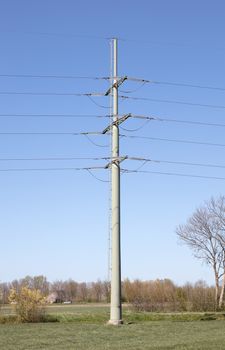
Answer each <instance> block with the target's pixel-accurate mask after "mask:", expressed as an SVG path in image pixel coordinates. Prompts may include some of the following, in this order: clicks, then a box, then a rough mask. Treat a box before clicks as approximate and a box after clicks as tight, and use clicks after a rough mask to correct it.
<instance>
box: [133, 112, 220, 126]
mask: <svg viewBox="0 0 225 350" xmlns="http://www.w3.org/2000/svg"><path fill="white" fill-rule="evenodd" d="M131 118H135V119H146V120H149V121H150V120H152V121H159V122H168V123H182V124H192V125H201V126H215V127H225V124H222V123H206V122H202V121H198V120H195V121H192V120H180V119H168V118H162V117H153V116H152V117H150V116H144V115H132V114H131Z"/></svg>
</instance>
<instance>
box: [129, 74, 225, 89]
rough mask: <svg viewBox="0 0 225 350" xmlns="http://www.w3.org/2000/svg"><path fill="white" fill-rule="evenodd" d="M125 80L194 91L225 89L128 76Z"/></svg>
mask: <svg viewBox="0 0 225 350" xmlns="http://www.w3.org/2000/svg"><path fill="white" fill-rule="evenodd" d="M127 80H130V81H137V82H138V81H140V82H142V83H143V84H158V85H171V86H182V87H189V88H196V89H207V90H218V91H225V88H223V87H217V86H209V85H201V84H189V83H179V82H170V81H159V80H147V79H137V78H132V77H129V76H128V77H127Z"/></svg>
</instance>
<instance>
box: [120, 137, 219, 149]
mask: <svg viewBox="0 0 225 350" xmlns="http://www.w3.org/2000/svg"><path fill="white" fill-rule="evenodd" d="M120 136H121V137H124V138H132V139H143V140H152V141H165V142H178V143H187V144H196V145H203V146H218V147H225V144H223V143H212V142H200V141H192V140H180V139H167V138H160V137H150V136H138V135H124V134H120Z"/></svg>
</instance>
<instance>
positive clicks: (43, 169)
mask: <svg viewBox="0 0 225 350" xmlns="http://www.w3.org/2000/svg"><path fill="white" fill-rule="evenodd" d="M98 169H105V167H102V166H99V167H85V168H73V167H71V168H69V167H67V168H66V167H64V168H7V169H0V172H7V171H61V170H74V171H81V170H86V171H89V170H98Z"/></svg>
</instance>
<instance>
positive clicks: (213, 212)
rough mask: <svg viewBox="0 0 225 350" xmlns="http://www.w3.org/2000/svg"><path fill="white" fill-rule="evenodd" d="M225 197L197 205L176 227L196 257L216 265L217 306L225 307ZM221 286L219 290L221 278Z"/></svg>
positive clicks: (214, 268) (181, 238)
mask: <svg viewBox="0 0 225 350" xmlns="http://www.w3.org/2000/svg"><path fill="white" fill-rule="evenodd" d="M224 230H225V198H224V197H219V198H217V199H214V198H211V199H210V200H209V201H207V202H205V204H204V205H203V206H201V207H200V208H198V209H197V210H196V211H195V212H194V213H193V215H192V216H191V217H190V218H189V219H188V220H187V222H186V224H185V225H180V226H178V227H177V228H176V233H177V235H178V237H179V239H180V240H181V241H182V242H183V243H184V244H186V245H187V246H188V247H189V248H191V249H192V251H193V253H194V256H195V257H196V258H198V259H201V260H202V261H203V262H205V263H206V264H207V265H210V266H211V267H212V268H213V272H214V279H215V309H217V308H218V307H221V306H222V303H223V295H224V283H225V270H224V268H225V250H224V249H225V244H224V242H225V239H224V238H225V232H224ZM221 279H222V286H221V289H220V280H221Z"/></svg>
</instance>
